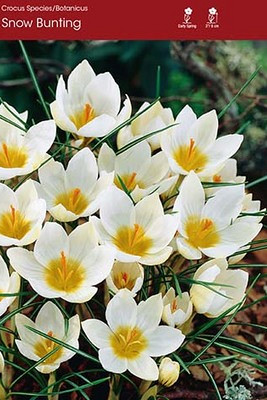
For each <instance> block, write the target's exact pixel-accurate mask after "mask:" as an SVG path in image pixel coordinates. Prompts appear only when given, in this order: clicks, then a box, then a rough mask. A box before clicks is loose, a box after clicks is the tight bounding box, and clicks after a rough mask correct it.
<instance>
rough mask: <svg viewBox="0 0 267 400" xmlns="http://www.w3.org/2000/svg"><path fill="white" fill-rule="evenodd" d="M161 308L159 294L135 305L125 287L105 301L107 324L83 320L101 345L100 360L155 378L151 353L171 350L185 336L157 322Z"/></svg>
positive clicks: (120, 370)
mask: <svg viewBox="0 0 267 400" xmlns="http://www.w3.org/2000/svg"><path fill="white" fill-rule="evenodd" d="M162 309H163V304H162V298H161V294H158V295H155V296H151V297H150V298H148V299H147V300H146V301H142V302H141V303H139V304H138V305H137V304H136V302H135V301H134V299H133V297H132V295H131V293H129V292H128V290H127V289H124V290H121V291H120V292H119V293H118V294H116V295H115V296H114V297H113V299H112V300H111V301H110V302H109V303H108V305H107V309H106V320H107V324H105V323H104V322H102V321H99V320H97V319H89V320H86V321H83V322H82V328H83V330H84V331H85V333H86V335H87V337H88V338H89V340H90V341H91V342H92V343H93V344H94V345H95V346H96V347H98V348H99V349H100V350H99V353H98V355H99V360H100V362H101V364H102V366H103V368H104V369H105V370H107V371H110V372H114V373H123V372H125V371H126V370H129V371H130V372H131V373H132V374H133V375H135V376H137V377H139V378H141V379H145V380H149V381H154V380H157V379H158V376H159V370H158V367H157V364H156V363H155V361H154V360H153V359H152V358H151V357H160V356H163V355H167V354H169V353H172V352H174V351H175V350H177V349H178V347H179V346H180V345H181V344H182V342H183V340H184V338H185V337H184V335H183V334H182V333H181V331H180V330H179V329H175V328H172V327H169V326H159V323H160V319H161V314H162Z"/></svg>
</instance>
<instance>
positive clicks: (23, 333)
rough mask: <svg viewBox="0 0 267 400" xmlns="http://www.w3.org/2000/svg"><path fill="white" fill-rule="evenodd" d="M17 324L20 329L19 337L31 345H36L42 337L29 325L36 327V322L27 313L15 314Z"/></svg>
mask: <svg viewBox="0 0 267 400" xmlns="http://www.w3.org/2000/svg"><path fill="white" fill-rule="evenodd" d="M15 325H16V328H17V330H18V334H19V337H20V338H21V340H22V341H23V342H25V343H28V344H29V345H31V346H34V344H35V343H36V341H38V339H39V338H40V335H38V334H37V333H35V332H32V331H31V330H30V329H28V328H27V326H29V327H31V328H34V329H35V323H34V322H33V321H32V320H31V319H30V318H28V317H26V315H23V314H16V315H15Z"/></svg>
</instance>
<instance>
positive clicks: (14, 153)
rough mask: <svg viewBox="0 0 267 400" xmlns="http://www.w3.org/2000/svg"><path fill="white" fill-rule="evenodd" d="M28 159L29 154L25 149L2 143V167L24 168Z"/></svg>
mask: <svg viewBox="0 0 267 400" xmlns="http://www.w3.org/2000/svg"><path fill="white" fill-rule="evenodd" d="M27 159H28V155H27V153H26V152H25V150H24V149H22V148H20V147H17V146H8V145H7V144H6V143H2V146H1V148H0V167H1V168H22V167H24V166H25V164H26V162H27Z"/></svg>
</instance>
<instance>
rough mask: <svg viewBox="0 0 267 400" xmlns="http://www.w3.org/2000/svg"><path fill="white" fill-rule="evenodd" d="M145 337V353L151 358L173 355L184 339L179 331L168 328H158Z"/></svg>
mask: <svg viewBox="0 0 267 400" xmlns="http://www.w3.org/2000/svg"><path fill="white" fill-rule="evenodd" d="M146 337H147V339H148V343H149V344H148V349H147V353H148V354H149V355H150V356H152V357H160V356H165V355H167V354H170V353H173V352H174V351H176V350H177V349H178V348H179V347H180V346H181V344H182V343H183V341H184V339H185V336H184V335H183V334H182V332H181V331H180V330H179V329H176V328H172V327H169V326H158V327H157V328H156V330H155V331H153V332H151V333H150V334H148V335H147V336H146ZM163 338H164V340H163Z"/></svg>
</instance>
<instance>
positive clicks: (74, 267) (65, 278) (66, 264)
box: [45, 251, 85, 293]
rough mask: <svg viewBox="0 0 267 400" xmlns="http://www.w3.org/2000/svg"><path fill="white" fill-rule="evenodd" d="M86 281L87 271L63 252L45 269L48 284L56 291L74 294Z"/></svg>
mask: <svg viewBox="0 0 267 400" xmlns="http://www.w3.org/2000/svg"><path fill="white" fill-rule="evenodd" d="M84 279H85V270H84V268H83V266H82V265H81V264H80V263H79V262H78V261H76V260H73V259H72V258H68V259H67V257H66V256H65V253H64V251H61V253H60V257H59V258H56V259H54V260H51V261H50V262H49V264H48V266H47V267H46V268H45V280H46V282H47V284H48V285H49V286H50V287H51V288H53V289H56V290H59V291H65V292H67V293H73V292H76V290H78V289H79V288H80V287H81V285H82V283H83V282H84Z"/></svg>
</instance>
